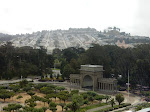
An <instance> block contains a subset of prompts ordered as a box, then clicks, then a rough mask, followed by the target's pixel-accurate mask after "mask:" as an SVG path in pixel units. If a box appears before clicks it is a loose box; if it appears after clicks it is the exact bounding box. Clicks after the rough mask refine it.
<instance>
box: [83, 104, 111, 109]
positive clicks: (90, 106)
mask: <svg viewBox="0 0 150 112" xmlns="http://www.w3.org/2000/svg"><path fill="white" fill-rule="evenodd" d="M104 105H108V104H107V103H99V104H92V105H88V106H86V107H82V108H81V109H84V110H89V109H93V108H97V107H101V106H104Z"/></svg>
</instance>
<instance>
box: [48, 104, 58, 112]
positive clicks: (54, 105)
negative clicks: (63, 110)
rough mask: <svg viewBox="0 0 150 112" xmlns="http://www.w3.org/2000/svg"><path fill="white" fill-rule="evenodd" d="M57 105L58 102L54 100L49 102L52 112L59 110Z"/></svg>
mask: <svg viewBox="0 0 150 112" xmlns="http://www.w3.org/2000/svg"><path fill="white" fill-rule="evenodd" d="M56 106H57V104H56V103H54V102H51V103H50V104H49V107H50V110H51V111H52V112H56V110H57V108H56Z"/></svg>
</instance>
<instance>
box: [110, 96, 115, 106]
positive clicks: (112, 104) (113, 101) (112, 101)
mask: <svg viewBox="0 0 150 112" xmlns="http://www.w3.org/2000/svg"><path fill="white" fill-rule="evenodd" d="M110 104H111V106H112V107H113V106H114V104H115V100H114V98H112V99H111V100H110Z"/></svg>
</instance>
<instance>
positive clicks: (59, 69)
mask: <svg viewBox="0 0 150 112" xmlns="http://www.w3.org/2000/svg"><path fill="white" fill-rule="evenodd" d="M52 70H60V69H58V68H52Z"/></svg>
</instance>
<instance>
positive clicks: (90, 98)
mask: <svg viewBox="0 0 150 112" xmlns="http://www.w3.org/2000/svg"><path fill="white" fill-rule="evenodd" d="M88 99H89V101H91V102H92V104H93V101H94V97H93V96H89V97H88Z"/></svg>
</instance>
